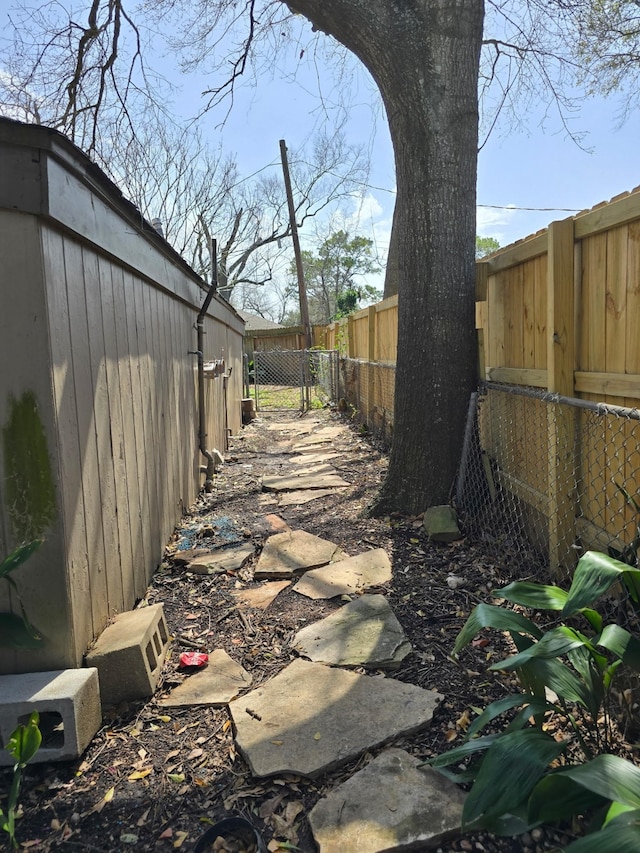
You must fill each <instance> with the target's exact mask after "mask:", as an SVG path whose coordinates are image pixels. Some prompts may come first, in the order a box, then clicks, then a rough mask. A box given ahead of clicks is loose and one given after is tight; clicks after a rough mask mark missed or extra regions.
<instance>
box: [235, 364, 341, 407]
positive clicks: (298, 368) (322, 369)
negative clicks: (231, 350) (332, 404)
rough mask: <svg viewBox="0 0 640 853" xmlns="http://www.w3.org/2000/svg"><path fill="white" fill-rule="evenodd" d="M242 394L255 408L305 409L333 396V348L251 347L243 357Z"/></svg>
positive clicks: (335, 386) (335, 366) (335, 370)
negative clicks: (244, 363)
mask: <svg viewBox="0 0 640 853" xmlns="http://www.w3.org/2000/svg"><path fill="white" fill-rule="evenodd" d="M245 385H246V396H247V397H253V399H254V401H255V407H256V411H263V412H265V411H281V410H287V409H297V410H298V411H302V412H304V411H308V410H309V409H312V408H315V407H320V406H323V405H325V404H326V403H327V402H329V401H330V400H335V399H337V394H338V352H337V350H268V351H264V352H263V351H255V352H254V353H253V356H252V360H251V361H248V360H247V371H246V379H245Z"/></svg>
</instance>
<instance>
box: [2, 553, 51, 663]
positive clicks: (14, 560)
mask: <svg viewBox="0 0 640 853" xmlns="http://www.w3.org/2000/svg"><path fill="white" fill-rule="evenodd" d="M42 541H43V540H42V539H34V540H33V541H32V542H27V543H26V544H23V545H19V546H18V547H17V548H16V549H15V550H14V551H12V552H11V553H10V554H9V555H8V556H7V557H5V558H4V560H3V561H2V562H1V563H0V580H4V581H6V582H7V584H8V585H9V586H10V588H11V590H12V591H13V593H14V594H15V596H16V598H17V599H18V602H19V603H20V611H21V614H22V615H21V616H19V615H18V614H16V613H0V646H11V647H13V648H28V649H33V648H38V647H39V646H41V645H42V643H43V638H42V634H41V633H40V631H38V629H37V628H35V627H34V626H33V625H32V623H31V622H30V621H29V618H28V616H27V613H26V611H25V608H24V604H23V603H22V599H21V597H20V593H19V591H18V587H17V584H16V582H15V581H14V579H13V577H12V576H11V575H12V573H13V572H15V570H16V569H18V568H19V567H20V566H21V565H22V564H23V563H24V562H26V561H27V560H28V559H29V557H30V556H31V555H32V554H33V553H35V551H37V550H38V548H40V546H41V545H42Z"/></svg>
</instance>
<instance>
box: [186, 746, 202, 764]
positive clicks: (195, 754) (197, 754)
mask: <svg viewBox="0 0 640 853" xmlns="http://www.w3.org/2000/svg"><path fill="white" fill-rule="evenodd" d="M203 754H204V749H200V748H199V747H198V748H196V749H192V750H191V752H190V753H189V755H187V761H193V759H194V758H200V756H201V755H203Z"/></svg>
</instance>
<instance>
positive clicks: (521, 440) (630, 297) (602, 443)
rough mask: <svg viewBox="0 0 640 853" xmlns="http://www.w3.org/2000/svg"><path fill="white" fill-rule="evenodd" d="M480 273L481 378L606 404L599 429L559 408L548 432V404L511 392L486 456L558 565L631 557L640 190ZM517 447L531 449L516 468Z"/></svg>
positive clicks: (568, 222) (482, 266)
mask: <svg viewBox="0 0 640 853" xmlns="http://www.w3.org/2000/svg"><path fill="white" fill-rule="evenodd" d="M477 269H478V276H477V328H478V336H479V353H480V359H479V360H480V376H481V378H482V379H486V380H489V381H490V382H495V383H502V384H504V386H505V388H508V387H518V386H527V387H530V388H535V389H541V390H542V391H543V392H549V393H551V394H556V395H561V396H562V397H566V398H572V399H576V400H578V401H591V403H596V404H604V405H602V406H601V407H600V409H601V412H602V418H601V419H600V421H601V422H600V426H599V427H598V428H597V429H589V430H587V429H585V428H584V422H585V417H586V416H585V415H584V411H585V409H584V408H581V407H580V405H579V403H577V404H575V405H562V406H554V407H553V412H551V410H549V413H548V416H547V417H546V418H545V419H544V421H543V423H544V424H545V427H546V428H540V429H533V428H532V425H533V424H535V423H540V419H539V411H538V409H539V407H540V406H541V404H542V403H543V402H544V400H543V401H542V403H541V398H540V397H537V398H536V397H535V396H526V395H510V397H509V400H508V402H507V403H506V405H507V407H508V409H509V411H508V413H507V415H506V416H505V417H504V418H503V427H502V429H500V428H496V424H495V423H491V420H492V400H491V395H490V396H489V400H488V405H485V406H484V407H483V410H482V412H481V418H480V437H481V443H482V449H483V450H484V451H485V452H486V454H488V456H489V458H490V459H491V461H492V462H493V464H494V465H495V466H496V468H497V469H498V471H499V472H500V473H502V474H504V475H505V476H506V480H507V481H508V486H507V487H508V489H509V490H511V491H512V492H513V493H515V494H516V495H517V497H518V498H519V500H520V501H521V502H522V503H524V504H526V505H529V506H530V507H531V506H533V507H535V509H536V511H538V512H542V513H543V515H544V516H545V518H546V523H547V528H548V540H547V547H548V556H549V559H550V562H551V565H552V566H555V567H565V568H566V569H570V568H571V567H572V565H573V562H574V559H575V556H576V554H579V552H580V549H581V548H582V549H585V548H589V547H598V548H599V549H603V548H604V547H605V546H606V543H611V544H613V545H615V546H616V547H618V550H620V549H621V546H623V545H625V544H627V545H628V544H629V543H630V542H631V541H632V540H633V538H634V536H635V534H636V527H637V523H638V521H639V519H638V518H637V514H636V512H635V510H634V509H633V507H632V506H631V504H630V503H629V502H628V501H627V500H625V497H624V492H623V491H622V489H625V490H626V491H627V492H628V493H629V494H631V495H635V494H636V493H637V492H638V489H639V487H640V443H639V439H640V433H639V431H638V421H637V420H636V419H635V417H634V415H633V412H625V411H624V410H625V409H631V410H634V409H636V408H637V407H638V406H639V405H640V188H639V189H636V190H634V191H633V192H631V193H625V194H624V195H621V196H618V197H616V198H614V199H613V200H612V201H610V202H609V203H606V204H602V205H598V206H597V207H595V208H593V209H592V210H589V211H585V212H583V213H581V214H579V215H577V216H575V217H570V218H568V219H564V220H561V221H558V222H552V223H551V224H550V225H549V227H548V228H547V229H545V230H544V231H541V232H539V233H538V234H535V235H533V236H532V237H529V238H527V239H525V240H523V241H521V242H518V243H515V244H513V245H512V246H509V247H507V248H506V249H504V250H502V251H500V252H498V253H496V254H495V255H493V256H492V257H490V258H488V259H487V260H485V261H483V262H480V263H479V264H478V267H477ZM543 397H544V395H543ZM547 399H549V398H547ZM607 405H609V406H613V407H622V408H621V409H620V410H618V409H616V408H613V409H610V410H607V408H606V406H607ZM595 408H596V410H597V409H598V407H597V406H596V407H595ZM589 417H591V415H590V416H589ZM507 430H508V432H509V433H510V436H507V433H506V431H507ZM507 441H515V442H516V443H517V444H518V445H519V450H518V451H517V452H516V453H515V454H512V455H510V457H509V461H506V459H505V458H503V457H504V454H503V453H502V449H503V447H504V446H506V443H507Z"/></svg>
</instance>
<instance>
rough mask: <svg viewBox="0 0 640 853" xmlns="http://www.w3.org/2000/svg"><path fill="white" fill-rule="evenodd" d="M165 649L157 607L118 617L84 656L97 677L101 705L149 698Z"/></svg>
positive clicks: (166, 639) (164, 626)
mask: <svg viewBox="0 0 640 853" xmlns="http://www.w3.org/2000/svg"><path fill="white" fill-rule="evenodd" d="M168 647H169V631H168V629H167V623H166V620H165V618H164V611H163V609H162V605H161V604H153V605H151V606H150V607H141V608H140V609H139V610H128V611H127V612H126V613H120V614H118V616H116V618H115V619H114V620H113V622H112V623H111V624H110V625H108V626H107V627H106V628H105V629H104V631H103V632H102V634H100V636H99V637H98V639H97V641H96V644H95V646H94V647H93V648H92V649H91V650H90V651H89V652H88V653H87V658H86V660H87V665H88V666H95V667H97V669H98V675H99V677H100V696H101V698H102V704H103V705H117V704H118V702H125V701H128V700H131V699H144V698H146V697H147V696H151V695H152V694H153V692H154V690H155V688H156V684H157V683H158V678H159V677H160V670H161V668H162V664H163V661H164V658H165V655H166V653H167V649H168Z"/></svg>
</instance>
